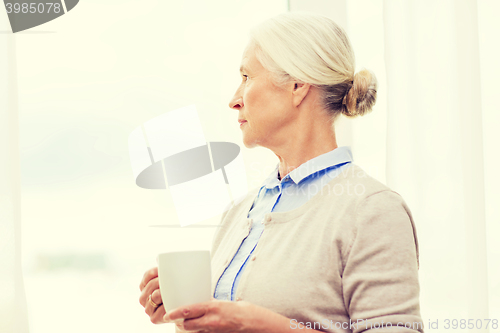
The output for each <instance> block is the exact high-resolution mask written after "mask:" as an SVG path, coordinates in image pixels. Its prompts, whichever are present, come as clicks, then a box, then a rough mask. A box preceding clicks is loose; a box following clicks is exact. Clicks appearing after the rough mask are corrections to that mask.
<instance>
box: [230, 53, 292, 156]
mask: <svg viewBox="0 0 500 333" xmlns="http://www.w3.org/2000/svg"><path fill="white" fill-rule="evenodd" d="M240 72H241V79H242V82H241V84H240V86H239V87H238V90H236V93H235V94H234V96H233V98H232V99H231V101H230V102H229V107H231V108H232V109H234V110H237V111H238V122H239V123H240V128H241V131H242V133H243V143H244V144H245V146H246V147H247V148H251V147H255V146H263V147H268V148H273V147H276V146H278V145H280V143H282V142H283V141H285V140H286V139H287V135H288V136H289V135H291V134H292V133H290V129H291V126H290V124H291V123H292V122H293V120H294V119H293V118H294V117H293V114H292V112H291V110H293V109H292V93H291V91H290V90H289V86H290V85H289V84H288V85H285V86H284V87H278V86H277V85H276V84H275V83H274V82H273V80H272V77H271V73H270V72H269V71H268V70H267V69H265V68H264V67H262V65H261V63H260V62H259V61H258V60H257V58H256V55H255V49H254V46H251V45H250V46H249V47H247V49H246V50H245V52H244V54H243V59H242V62H241V68H240ZM292 85H293V84H292Z"/></svg>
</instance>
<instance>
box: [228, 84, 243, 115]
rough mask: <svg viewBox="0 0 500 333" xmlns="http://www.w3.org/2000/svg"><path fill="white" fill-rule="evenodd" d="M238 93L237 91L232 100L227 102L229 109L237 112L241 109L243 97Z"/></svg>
mask: <svg viewBox="0 0 500 333" xmlns="http://www.w3.org/2000/svg"><path fill="white" fill-rule="evenodd" d="M239 91H240V90H239V89H238V91H237V92H236V94H234V96H233V98H231V100H230V101H229V107H230V108H231V109H235V110H239V109H241V108H242V107H243V97H242V96H241V94H239Z"/></svg>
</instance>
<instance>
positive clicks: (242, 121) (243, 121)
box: [238, 119, 247, 127]
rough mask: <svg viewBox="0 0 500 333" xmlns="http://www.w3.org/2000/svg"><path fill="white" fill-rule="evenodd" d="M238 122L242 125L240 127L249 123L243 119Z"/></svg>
mask: <svg viewBox="0 0 500 333" xmlns="http://www.w3.org/2000/svg"><path fill="white" fill-rule="evenodd" d="M238 122H239V123H240V127H241V126H242V125H243V124H245V123H246V122H247V121H246V120H243V119H238Z"/></svg>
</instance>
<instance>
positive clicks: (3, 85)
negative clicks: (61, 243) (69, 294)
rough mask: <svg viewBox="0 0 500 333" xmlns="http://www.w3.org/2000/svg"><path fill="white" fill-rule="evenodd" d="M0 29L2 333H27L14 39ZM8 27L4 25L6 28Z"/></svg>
mask: <svg viewBox="0 0 500 333" xmlns="http://www.w3.org/2000/svg"><path fill="white" fill-rule="evenodd" d="M1 22H2V25H1V26H0V240H1V242H0V332H2V333H3V332H5V333H10V332H13V333H14V332H15V333H18V332H19V333H24V332H28V318H27V311H26V297H25V292H24V284H23V278H22V272H21V216H20V215H21V214H20V213H21V202H20V200H21V191H20V189H21V186H20V169H19V121H18V112H17V108H18V106H17V73H16V70H17V68H16V52H15V49H16V46H15V36H14V35H13V34H12V33H11V32H10V31H9V29H10V27H9V26H8V24H7V22H6V21H4V20H2V21H1ZM3 23H5V25H4V24H3Z"/></svg>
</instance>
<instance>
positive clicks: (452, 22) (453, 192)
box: [383, 0, 500, 332]
mask: <svg viewBox="0 0 500 333" xmlns="http://www.w3.org/2000/svg"><path fill="white" fill-rule="evenodd" d="M480 5H482V6H483V7H481V11H480V12H478V3H477V2H476V1H475V0H461V1H393V0H386V1H384V11H383V22H384V39H385V42H384V51H385V66H386V74H387V91H386V92H383V93H386V94H387V144H386V149H387V152H386V153H387V165H386V177H387V183H388V185H389V186H390V187H392V188H393V189H395V190H396V191H399V192H400V193H401V194H402V195H403V196H404V197H405V198H406V199H407V201H409V202H410V207H411V209H412V210H413V212H414V215H415V218H416V221H417V223H418V227H417V228H418V235H419V238H420V242H421V268H420V277H421V288H422V289H421V296H422V315H423V316H424V317H426V318H427V319H429V320H430V321H431V322H435V321H436V320H438V319H439V323H438V325H439V327H441V328H442V327H443V326H442V325H444V322H445V321H446V319H449V320H453V319H458V320H461V319H465V320H466V321H467V323H469V319H472V321H473V322H474V325H476V327H474V328H473V329H472V325H471V329H470V331H471V332H476V331H478V327H477V326H478V325H480V324H481V322H480V321H477V320H478V319H479V320H484V319H495V318H496V319H498V315H499V314H500V313H499V312H498V306H499V304H498V301H499V299H498V296H499V294H498V289H497V288H498V287H497V286H498V284H495V281H498V277H499V273H500V271H499V270H498V268H497V266H498V265H497V264H496V263H498V255H497V252H498V249H496V248H495V247H494V244H493V243H490V244H488V240H489V241H493V240H494V239H495V238H496V237H494V236H493V233H492V234H491V236H493V237H490V239H488V237H487V230H489V231H490V232H496V235H497V236H498V228H497V227H496V226H495V225H494V221H495V216H493V213H491V214H489V215H488V216H487V210H486V207H487V206H488V205H487V203H490V204H493V203H494V202H498V201H499V199H500V197H499V196H498V192H496V193H495V192H493V191H490V190H489V189H488V191H486V187H485V182H489V183H490V184H492V182H493V181H495V179H494V178H495V177H496V176H493V175H490V174H489V173H487V172H486V171H487V170H486V168H485V160H487V159H488V158H490V157H493V154H494V151H492V150H490V146H489V145H485V142H497V143H498V142H499V141H500V140H499V139H500V137H499V136H498V131H497V133H495V132H492V131H490V130H489V129H490V127H489V125H486V126H484V125H483V122H484V120H485V119H486V120H487V121H490V120H491V121H493V120H494V118H491V117H490V116H491V115H493V113H492V111H493V110H494V109H495V104H493V103H494V102H496V101H493V103H492V101H490V100H489V99H488V96H487V95H484V94H485V93H483V91H487V90H486V89H488V88H489V86H490V85H492V84H493V85H495V86H496V85H497V82H496V81H493V80H490V76H489V75H490V74H491V72H490V71H489V70H488V69H489V66H488V65H489V63H488V61H489V60H488V59H486V58H482V57H481V52H487V51H488V47H489V45H488V43H485V44H484V43H481V42H480V41H481V36H482V37H484V36H488V37H493V38H497V37H496V36H495V33H494V31H492V30H490V29H483V30H481V31H480V25H479V23H478V22H479V20H478V17H480V18H482V20H481V21H483V23H484V24H488V25H490V24H492V25H495V23H494V21H492V20H489V18H488V17H487V16H485V14H486V13H487V12H488V11H491V10H493V9H494V7H492V6H491V5H494V3H493V2H487V1H484V2H482V3H480ZM494 28H495V29H496V34H498V30H499V25H498V24H496V27H494ZM490 41H492V39H491V40H490ZM481 46H485V47H486V49H484V47H483V49H482V48H481ZM481 60H484V61H481ZM481 69H483V70H486V71H488V72H490V73H488V74H486V75H485V77H484V78H483V77H482V71H481ZM497 75H498V72H497ZM497 77H498V76H497ZM497 77H496V78H497ZM496 78H494V79H496ZM486 94H487V93H486ZM496 119H497V120H498V117H496ZM484 123H485V124H486V122H484ZM497 125H498V123H497ZM485 127H486V128H485ZM483 128H484V129H483ZM497 185H498V183H497ZM496 221H497V222H498V215H497V216H496ZM488 245H489V246H488ZM488 274H489V275H490V276H488ZM426 323H427V324H428V323H429V322H428V321H427V322H426ZM484 326H485V322H483V329H484ZM462 328H463V327H462ZM490 328H491V329H494V327H492V326H491V325H490Z"/></svg>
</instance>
